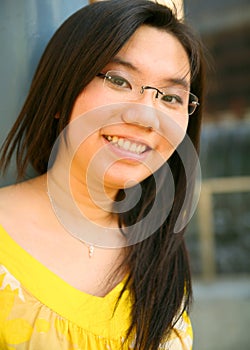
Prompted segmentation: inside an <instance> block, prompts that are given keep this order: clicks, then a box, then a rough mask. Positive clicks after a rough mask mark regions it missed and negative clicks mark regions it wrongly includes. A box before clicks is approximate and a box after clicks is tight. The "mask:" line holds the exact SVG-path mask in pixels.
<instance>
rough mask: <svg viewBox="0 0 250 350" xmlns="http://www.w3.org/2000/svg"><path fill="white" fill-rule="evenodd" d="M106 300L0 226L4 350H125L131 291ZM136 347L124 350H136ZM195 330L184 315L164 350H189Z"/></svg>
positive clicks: (0, 308)
mask: <svg viewBox="0 0 250 350" xmlns="http://www.w3.org/2000/svg"><path fill="white" fill-rule="evenodd" d="M123 285H124V281H122V282H121V283H119V284H118V285H117V286H116V287H115V288H114V289H113V290H112V291H111V292H110V293H108V294H107V295H106V296H105V297H96V296H93V295H89V294H86V293H83V292H81V291H79V290H77V289H75V288H74V287H72V286H70V285H69V284H68V283H66V282H65V281H63V280H62V279H61V278H59V277H58V276H57V275H55V274H54V273H53V272H51V271H50V270H49V269H47V268H46V267H45V266H44V265H42V264H41V263H40V262H39V261H37V260H36V259H34V258H33V257H32V256H31V255H29V254H28V253H27V252H26V251H25V250H24V249H22V248H21V247H20V246H19V245H18V244H17V243H16V242H15V241H14V240H13V239H12V238H11V237H10V236H9V235H8V234H7V232H6V231H5V230H4V229H3V228H2V227H1V226H0V349H1V350H82V349H86V350H118V349H119V350H120V349H121V346H122V344H123V343H124V339H125V335H126V330H127V329H128V326H129V310H130V308H131V301H130V298H129V291H126V292H125V293H124V294H123V297H122V299H121V302H120V303H119V304H118V307H117V309H116V311H115V313H113V310H114V305H115V303H116V300H117V297H118V295H119V293H120V291H121V289H122V287H123ZM133 348H134V347H133V341H132V340H130V341H128V342H126V343H124V349H125V350H126V349H133ZM191 348H192V328H191V325H190V321H189V318H188V316H187V315H186V314H183V315H182V317H181V319H180V320H179V321H178V323H177V324H176V326H175V329H174V331H173V334H172V336H171V337H170V339H169V340H168V341H167V342H165V343H163V344H161V346H160V349H169V350H190V349H191Z"/></svg>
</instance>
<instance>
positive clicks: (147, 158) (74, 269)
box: [0, 26, 190, 296]
mask: <svg viewBox="0 0 250 350" xmlns="http://www.w3.org/2000/svg"><path fill="white" fill-rule="evenodd" d="M189 69H190V67H189V61H188V57H187V54H186V52H185V50H184V48H183V47H182V45H181V44H180V43H179V41H178V40H177V39H176V38H175V37H173V36H172V35H170V34H168V33H166V32H163V31H160V30H158V29H155V28H151V27H147V26H142V27H141V28H139V29H138V30H137V31H136V32H135V34H134V35H133V36H132V37H131V39H130V40H129V41H128V42H127V44H126V45H125V46H124V47H123V48H122V49H121V51H120V52H119V53H118V55H117V56H116V57H115V59H114V61H113V62H110V63H109V64H108V65H107V66H106V67H104V68H103V70H102V72H104V73H105V72H107V71H108V70H120V71H125V72H128V73H129V74H131V75H133V77H134V79H135V80H136V81H137V82H138V84H139V85H150V86H155V87H158V88H161V87H163V86H168V85H171V84H172V83H173V79H175V80H176V79H179V80H182V81H183V82H184V83H185V84H186V85H187V86H188V85H189V84H190V73H189ZM105 91H106V90H105V88H104V86H103V81H102V79H100V78H99V77H96V78H94V79H93V81H92V82H91V83H90V84H89V85H88V86H87V87H86V88H85V89H84V91H83V92H82V93H81V94H80V95H79V96H78V98H77V99H76V101H75V104H74V108H73V111H72V115H71V119H70V121H71V123H70V126H69V129H68V138H69V141H70V143H71V145H73V144H74V142H75V139H76V138H77V128H74V121H76V120H77V118H78V117H79V116H81V115H86V116H87V118H88V114H86V113H87V112H89V111H92V110H93V109H96V108H98V107H101V106H107V105H109V104H114V103H119V102H123V101H118V100H116V99H111V97H110V95H107V93H106V92H105ZM108 97H109V99H108ZM135 103H136V104H138V105H142V104H143V105H145V106H148V107H150V113H138V111H137V110H136V108H134V107H133V106H132V107H130V108H128V109H127V110H124V109H121V110H119V109H118V110H116V111H115V112H114V111H113V109H112V111H113V112H112V113H106V114H105V113H104V117H103V118H102V119H101V121H100V119H99V124H98V123H97V122H96V124H95V121H94V124H93V125H92V127H91V128H92V129H91V130H92V131H94V132H92V133H89V134H88V135H87V136H88V137H85V138H84V140H83V142H82V143H81V144H80V146H79V147H78V148H77V149H76V151H75V153H74V155H73V157H72V163H71V167H70V188H71V191H72V194H73V196H74V200H75V202H76V203H77V205H78V207H79V208H80V210H81V211H82V212H83V213H84V214H85V215H86V216H87V217H88V218H89V219H90V220H92V221H94V222H97V223H98V224H100V225H104V226H112V227H116V225H117V224H116V217H115V216H114V215H112V213H110V210H108V211H106V210H103V209H102V208H100V207H99V206H98V205H97V204H96V203H95V202H93V198H95V199H96V200H97V201H98V202H99V203H104V205H107V208H108V209H110V206H111V202H112V199H113V198H114V197H115V195H116V193H117V191H118V189H120V188H124V187H126V186H131V185H132V184H131V182H130V183H129V181H130V180H131V179H133V180H134V181H135V182H140V181H142V180H143V179H145V178H146V177H148V176H149V175H150V173H151V172H152V171H155V170H156V169H157V168H159V167H160V166H161V164H162V163H163V162H164V161H166V160H167V159H168V158H169V157H170V155H171V154H172V153H173V151H174V149H175V148H176V146H177V145H178V144H179V143H180V142H181V140H182V138H183V137H184V135H185V132H186V129H187V125H188V117H180V118H178V120H175V125H178V130H179V133H178V132H176V129H170V126H171V123H170V124H169V123H166V122H164V120H162V114H161V112H162V111H161V110H160V108H159V107H158V106H156V104H155V101H154V99H153V92H152V91H151V90H148V91H145V92H144V94H142V95H140V94H138V100H136V101H135ZM152 107H153V108H154V109H152ZM97 114H98V113H97ZM117 116H118V117H117ZM58 117H59V118H60V116H58ZM116 118H118V119H116ZM82 119H83V120H84V118H82ZM86 120H90V119H85V124H86ZM97 120H98V118H97ZM171 133H172V134H174V133H176V135H177V136H176V138H175V141H172V142H170V141H169V140H168V134H171ZM104 135H116V136H122V137H123V138H125V139H126V138H128V139H129V140H133V141H136V142H139V143H141V142H143V143H145V144H146V145H148V146H149V147H150V150H149V151H148V152H146V154H144V155H143V156H141V158H140V157H139V158H138V157H136V156H133V154H124V153H123V155H124V157H121V156H120V155H117V153H116V150H115V149H114V148H113V147H112V145H111V146H110V145H109V144H108V142H107V141H106V139H105V138H104ZM79 137H81V135H80V136H79ZM66 150H67V149H66V148H65V145H63V143H62V144H61V145H60V149H59V153H58V158H57V159H56V162H55V165H54V167H53V169H52V172H53V171H54V172H55V173H57V174H58V171H59V172H60V171H61V170H60V161H61V159H63V157H64V156H62V155H63V154H64V152H65V151H66ZM86 150H87V151H86ZM99 151H101V152H102V153H101V156H100V157H99V158H98V157H97V159H94V161H93V162H91V159H92V158H93V157H95V155H96V154H98V152H99ZM71 156H72V155H71ZM88 172H89V174H90V175H91V176H90V182H88V183H87V181H86V177H87V175H88ZM57 179H59V180H58V181H59V182H60V176H58V177H57ZM46 181H47V177H46V175H44V176H40V177H38V178H35V179H32V180H30V181H27V182H24V183H22V184H19V185H13V186H10V187H6V188H3V189H1V190H0V222H1V224H2V226H3V227H4V228H5V229H6V231H7V232H8V234H9V235H11V237H12V238H13V239H14V240H15V241H16V242H17V243H18V244H19V245H20V246H21V247H23V248H24V249H25V250H26V251H27V252H29V253H30V254H31V255H33V256H34V257H35V258H36V259H38V260H39V261H40V262H42V263H43V264H44V265H45V266H46V267H47V268H49V269H50V270H51V271H53V272H54V273H56V274H57V275H58V276H59V277H61V278H62V279H63V280H64V281H66V282H67V283H69V284H71V285H72V286H73V287H75V288H77V289H79V290H81V291H84V292H86V293H90V294H93V295H96V296H104V295H106V294H107V293H108V292H109V291H110V290H111V289H113V287H114V286H115V285H116V284H117V283H118V282H119V281H120V279H121V278H122V276H117V277H116V278H115V279H113V280H112V282H109V283H108V282H107V276H109V274H110V273H112V271H114V270H115V268H116V267H117V266H118V264H119V261H120V259H121V258H122V254H123V249H101V248H96V249H95V255H94V257H93V258H92V259H89V257H88V250H87V247H86V246H85V245H84V244H83V243H82V242H80V241H79V240H77V239H75V238H74V237H72V236H71V235H69V233H68V232H67V231H66V230H65V229H64V228H63V227H62V226H61V225H60V223H59V222H58V220H57V218H56V216H55V215H54V212H53V210H52V208H51V204H50V202H49V199H48V196H47V194H46V187H47V184H46ZM59 184H60V183H59ZM61 185H62V186H63V183H62V184H61ZM89 191H90V192H89ZM30 203H32V206H31V205H30ZM55 246H56V247H57V249H56V250H55ZM65 252H67V254H65Z"/></svg>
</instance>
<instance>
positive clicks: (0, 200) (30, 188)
mask: <svg viewBox="0 0 250 350" xmlns="http://www.w3.org/2000/svg"><path fill="white" fill-rule="evenodd" d="M41 183H42V181H41V179H32V180H28V181H24V182H22V183H19V184H14V185H11V186H7V187H2V188H0V224H1V225H2V226H4V227H6V228H9V227H13V226H18V225H19V224H22V223H23V222H25V221H26V222H27V220H28V218H31V217H34V214H35V212H36V211H37V210H38V208H39V205H40V204H39V201H42V198H43V197H42V193H43V192H42V190H41V188H42V185H41Z"/></svg>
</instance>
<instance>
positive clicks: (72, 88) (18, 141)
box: [0, 0, 204, 350]
mask: <svg viewBox="0 0 250 350" xmlns="http://www.w3.org/2000/svg"><path fill="white" fill-rule="evenodd" d="M143 24H145V25H149V26H153V27H155V28H159V29H161V30H166V31H167V32H169V33H172V34H173V35H174V36H175V37H176V38H177V39H178V40H179V41H180V42H181V44H182V45H183V47H184V48H185V50H186V52H187V54H188V57H189V61H190V67H191V77H192V81H191V91H192V92H193V93H194V94H195V95H196V96H197V97H198V98H199V101H200V104H202V101H203V76H204V74H203V57H202V50H201V45H200V43H199V41H198V40H197V39H196V37H195V36H194V35H193V34H192V31H191V30H190V29H189V27H188V26H187V25H186V24H184V23H182V21H179V20H177V18H176V16H175V14H174V13H173V12H172V11H171V10H170V9H169V8H167V7H165V6H162V5H159V4H157V3H153V2H151V1H147V0H133V1H131V0H111V1H102V2H96V3H94V4H91V5H89V6H86V7H84V8H83V9H81V10H79V11H78V12H76V13H75V14H73V15H72V16H71V17H70V18H69V19H67V20H66V21H65V22H64V24H63V25H62V26H61V27H60V28H59V29H58V30H57V32H56V33H55V34H54V36H53V37H52V39H51V40H50V42H49V44H48V46H47V48H46V50H45V52H44V54H43V56H42V58H41V60H40V63H39V65H38V68H37V70H36V73H35V75H34V79H33V81H32V84H31V87H30V91H29V94H28V97H27V99H26V102H25V103H24V106H23V108H22V110H21V112H20V115H19V117H18V119H17V121H16V123H15V124H14V126H13V128H12V129H11V131H10V133H9V135H8V137H7V139H6V141H5V143H4V144H3V146H2V148H1V160H0V168H1V169H2V171H4V170H5V169H6V168H7V166H8V164H9V162H10V160H11V157H12V156H13V153H14V152H16V163H17V173H18V177H19V178H22V177H24V175H25V171H26V170H27V166H28V165H29V164H31V165H32V167H33V168H34V169H35V171H36V172H37V173H38V174H43V173H45V172H46V171H47V166H48V160H49V156H50V153H51V149H52V147H53V145H54V142H55V140H56V138H57V137H58V135H59V134H60V132H61V131H62V130H63V129H64V128H65V127H66V125H67V124H68V122H69V118H70V114H71V111H72V108H73V105H74V102H75V100H76V98H77V96H78V95H79V94H80V93H81V92H82V90H83V89H84V87H85V86H86V85H87V84H88V83H89V82H90V81H91V80H92V79H93V78H94V77H95V76H96V75H97V74H98V73H99V72H100V71H101V70H102V69H103V67H104V66H105V65H107V64H108V62H109V61H110V60H111V59H112V58H113V57H114V56H115V55H116V54H117V52H118V51H119V50H120V49H121V48H122V46H123V45H124V44H125V43H126V41H127V40H128V39H129V38H130V37H131V36H132V34H133V33H134V32H135V30H136V29H137V28H138V27H140V26H141V25H143ZM56 115H60V118H55V116H56ZM200 123H201V107H199V108H197V110H196V111H195V113H194V115H192V117H191V118H190V120H189V125H188V130H187V137H189V138H190V139H191V141H192V143H193V145H194V147H195V149H196V150H198V145H199V134H200ZM34 135H35V136H34ZM190 162H192V161H191V160H190ZM169 169H170V170H171V173H172V176H173V178H174V183H175V196H174V201H173V204H172V206H171V208H170V209H171V210H170V213H169V215H168V216H167V218H166V219H164V220H163V224H162V225H161V227H160V228H158V229H157V230H156V231H155V233H154V234H151V235H149V236H147V234H146V233H145V232H146V231H147V227H145V225H143V223H142V225H141V229H140V231H141V232H140V234H141V233H142V234H144V233H145V237H147V238H145V239H143V240H141V242H140V243H137V244H134V245H131V246H130V247H129V248H127V255H126V257H125V260H124V264H126V266H128V269H129V276H128V280H127V284H126V287H129V288H130V290H131V293H132V296H133V300H134V302H133V309H132V315H131V327H130V330H129V332H128V334H130V332H131V331H132V330H134V329H135V330H136V334H137V337H136V348H138V349H143V350H156V349H157V348H158V347H159V344H160V342H161V341H163V339H164V338H165V337H167V336H168V335H169V334H170V331H171V329H172V327H173V324H174V319H175V317H176V316H177V315H179V314H181V313H182V311H184V310H187V309H188V306H189V304H190V301H191V295H192V288H191V279H190V270H189V261H188V255H187V251H186V247H185V243H184V239H183V233H184V229H183V228H182V229H181V231H180V232H178V233H174V228H175V223H176V220H177V218H178V216H179V214H180V212H181V208H182V205H183V201H184V197H185V194H186V189H187V178H186V175H185V169H184V166H183V164H182V160H181V159H180V157H179V155H178V152H175V153H174V154H173V155H172V156H171V158H170V159H169V161H168V162H167V163H166V164H164V165H163V166H162V167H161V168H160V169H159V170H158V171H157V172H156V174H154V176H150V177H148V178H147V179H146V180H144V181H143V182H142V183H141V186H142V195H141V199H140V201H139V203H138V204H137V205H136V207H135V208H133V209H132V210H130V211H129V212H124V213H121V214H119V224H120V226H121V227H124V226H130V225H131V224H133V223H135V222H138V221H140V218H143V217H145V216H146V215H147V213H148V212H149V211H150V210H151V208H152V205H153V203H154V200H155V197H156V189H155V178H156V177H157V178H158V179H160V182H161V186H160V190H159V193H157V196H158V198H159V204H158V205H159V207H158V212H157V217H156V220H158V219H159V217H161V216H165V215H166V212H165V210H166V205H167V204H166V203H167V202H168V200H167V198H168V175H167V174H169V171H170V170H169ZM193 180H194V179H193V178H192V179H191V182H192V181H193ZM189 181H190V179H189ZM132 192H133V189H131V193H132ZM120 195H121V191H120V192H119V194H118V199H119V196H120ZM187 210H188V208H187ZM141 221H143V220H141ZM133 234H138V232H134V233H133Z"/></svg>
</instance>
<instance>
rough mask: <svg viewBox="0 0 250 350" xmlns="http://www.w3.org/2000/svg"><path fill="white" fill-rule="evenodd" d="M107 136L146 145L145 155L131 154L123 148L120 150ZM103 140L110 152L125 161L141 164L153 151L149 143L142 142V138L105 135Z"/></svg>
mask: <svg viewBox="0 0 250 350" xmlns="http://www.w3.org/2000/svg"><path fill="white" fill-rule="evenodd" d="M105 136H117V137H118V138H122V139H125V140H129V141H130V142H134V143H137V144H142V145H145V146H146V147H147V149H146V150H145V151H144V152H143V153H140V154H137V153H134V152H131V151H129V150H125V149H123V148H119V147H117V146H115V145H114V144H112V143H111V142H109V141H108V140H107V139H106V137H105ZM102 138H103V141H104V143H105V145H107V146H108V147H109V149H110V151H111V152H112V153H114V154H116V155H117V156H118V157H119V158H123V159H124V160H131V161H140V162H141V161H143V160H144V159H145V158H146V157H147V156H148V154H149V152H150V151H151V150H152V148H151V147H150V146H149V145H148V143H147V142H145V140H142V139H140V138H135V137H130V136H128V135H126V136H124V135H118V134H103V135H102Z"/></svg>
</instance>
